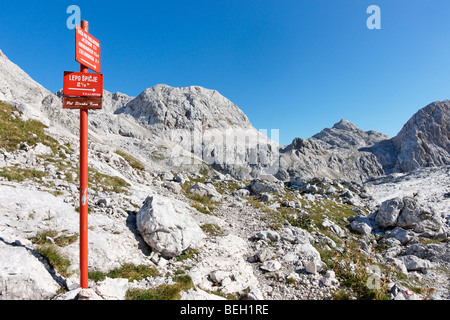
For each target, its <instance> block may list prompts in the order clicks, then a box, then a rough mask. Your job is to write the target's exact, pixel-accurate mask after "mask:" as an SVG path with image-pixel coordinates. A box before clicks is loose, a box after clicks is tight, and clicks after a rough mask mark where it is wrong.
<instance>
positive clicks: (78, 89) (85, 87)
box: [63, 71, 103, 97]
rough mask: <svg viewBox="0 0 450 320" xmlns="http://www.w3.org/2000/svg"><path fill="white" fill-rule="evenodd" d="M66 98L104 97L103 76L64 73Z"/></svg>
mask: <svg viewBox="0 0 450 320" xmlns="http://www.w3.org/2000/svg"><path fill="white" fill-rule="evenodd" d="M63 93H64V95H65V96H77V97H101V96H103V74H97V73H83V72H70V71H64V89H63Z"/></svg>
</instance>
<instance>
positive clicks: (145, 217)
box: [136, 195, 205, 258]
mask: <svg viewBox="0 0 450 320" xmlns="http://www.w3.org/2000/svg"><path fill="white" fill-rule="evenodd" d="M188 210H189V209H188V208H187V206H186V205H185V204H184V203H182V202H180V201H178V200H174V199H169V198H166V197H163V196H159V195H154V196H150V197H148V198H147V199H146V200H145V203H144V205H143V207H142V208H141V209H140V210H139V212H138V214H137V217H136V220H137V228H138V230H139V233H140V234H141V235H142V237H143V238H144V240H145V241H146V242H147V244H148V245H150V246H151V247H152V249H153V250H155V251H156V252H159V253H160V254H161V255H162V256H163V257H165V258H172V257H175V256H178V255H180V254H181V253H183V252H185V251H186V250H190V249H193V248H195V247H196V245H197V244H198V243H199V242H200V241H201V240H203V238H204V237H205V234H204V233H203V231H202V229H200V227H199V226H198V225H197V224H196V222H195V221H194V220H193V219H192V218H191V217H190V215H189V211H188Z"/></svg>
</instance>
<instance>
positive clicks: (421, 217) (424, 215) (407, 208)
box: [397, 197, 442, 232]
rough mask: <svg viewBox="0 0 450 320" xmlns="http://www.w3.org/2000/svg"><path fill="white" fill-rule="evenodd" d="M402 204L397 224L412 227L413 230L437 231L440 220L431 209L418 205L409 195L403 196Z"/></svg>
mask: <svg viewBox="0 0 450 320" xmlns="http://www.w3.org/2000/svg"><path fill="white" fill-rule="evenodd" d="M403 204H404V206H403V210H402V212H401V214H400V216H399V218H398V221H397V226H399V227H402V228H405V229H413V230H414V231H415V232H427V231H428V232H429V231H432V232H439V230H440V229H441V227H442V222H441V221H440V219H439V216H438V215H437V214H436V213H435V212H434V210H433V209H431V208H426V207H424V206H422V205H420V204H419V203H418V202H417V201H416V200H415V199H413V198H411V197H404V198H403Z"/></svg>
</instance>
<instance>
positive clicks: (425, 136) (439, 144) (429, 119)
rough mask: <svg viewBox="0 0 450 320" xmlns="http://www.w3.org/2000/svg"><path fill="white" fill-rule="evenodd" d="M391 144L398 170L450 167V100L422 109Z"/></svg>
mask: <svg viewBox="0 0 450 320" xmlns="http://www.w3.org/2000/svg"><path fill="white" fill-rule="evenodd" d="M392 142H393V144H394V146H395V148H396V151H397V154H398V156H397V162H396V167H397V169H398V170H399V171H402V172H408V171H412V170H414V169H416V168H419V167H435V166H442V165H448V164H450V101H449V100H445V101H442V102H433V103H431V104H429V105H428V106H426V107H425V108H422V109H420V110H419V111H418V112H417V113H416V114H415V115H414V116H412V117H411V119H410V120H409V121H408V122H407V123H406V124H405V125H404V126H403V128H402V130H401V131H400V132H399V133H398V135H397V136H396V137H395V138H394V139H393V140H392Z"/></svg>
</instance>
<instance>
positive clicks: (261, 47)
mask: <svg viewBox="0 0 450 320" xmlns="http://www.w3.org/2000/svg"><path fill="white" fill-rule="evenodd" d="M72 4H75V5H78V6H79V7H80V8H81V18H82V19H84V20H88V21H89V24H90V33H91V34H92V35H93V36H94V37H96V38H97V39H98V40H100V42H101V44H102V73H103V74H104V84H105V89H106V90H108V91H111V92H116V91H119V92H123V93H126V94H128V95H130V96H137V95H139V94H140V93H141V92H142V91H143V90H145V89H146V88H148V87H152V86H154V85H156V84H160V83H164V84H167V85H171V86H175V87H185V86H190V85H199V86H203V87H205V88H209V89H215V90H217V91H219V92H220V93H221V94H223V95H224V96H225V97H227V98H228V99H230V100H231V101H232V102H234V103H235V104H236V105H238V106H239V107H240V108H241V109H242V110H243V111H244V112H245V113H246V114H247V116H248V117H249V119H250V121H251V122H252V124H253V126H254V127H255V128H257V129H267V130H268V132H270V130H271V129H279V130H280V131H279V134H280V143H281V144H289V143H290V142H291V141H292V140H293V139H294V138H295V137H301V138H309V137H310V136H312V135H314V134H315V133H318V132H319V131H320V130H322V129H323V128H326V127H331V126H332V125H333V124H334V123H336V122H338V121H339V120H340V119H342V118H344V119H347V120H349V121H352V122H353V123H355V124H356V125H357V126H359V127H360V128H362V129H364V130H376V131H380V132H383V133H385V134H388V135H391V136H394V135H396V134H397V133H398V131H399V130H400V129H401V128H402V126H403V124H404V123H405V122H406V121H407V120H408V119H409V118H410V117H411V116H412V115H413V114H414V113H415V112H416V111H417V110H419V109H420V108H422V107H424V106H426V105H427V104H429V103H431V102H433V101H436V100H445V99H448V98H450V77H448V75H449V74H450V19H448V15H449V13H450V1H448V0H433V1H430V0H409V1H403V0H370V1H366V0H345V1H342V0H291V1H287V0H271V1H267V0H258V1H251V0H247V1H244V0H240V1H237V0H226V1H225V0H224V1H219V0H209V1H206V0H201V1H196V0H191V1H181V0H178V1H170V0H167V1H152V0H147V1H132V0H129V1H101V0H95V1H93V0H91V1H84V0H83V1H79V0H72V1H61V0H59V1H56V0H54V1H46V0H43V1H42V2H39V1H31V0H28V1H26V0H24V1H19V0H18V1H3V3H2V6H1V7H2V10H1V11H0V49H1V50H2V51H3V52H4V53H5V54H6V55H7V56H8V57H9V59H11V60H12V61H13V62H14V63H16V64H18V65H19V66H20V67H21V68H22V69H24V70H25V71H26V72H27V73H28V74H30V76H31V77H32V78H34V79H35V80H36V81H38V82H39V83H41V84H42V85H43V86H44V87H46V88H47V89H49V90H51V91H53V92H55V91H57V90H59V89H60V88H61V87H62V83H63V71H78V70H79V64H78V63H76V62H75V60H74V51H75V44H74V31H73V30H69V29H67V27H66V21H67V19H68V18H69V16H70V15H69V14H67V13H66V9H67V7H68V6H69V5H72ZM372 4H374V5H378V6H379V7H380V9H381V29H380V30H369V29H368V28H367V26H366V21H367V19H368V18H369V16H370V14H367V13H366V10H367V7H368V6H369V5H372Z"/></svg>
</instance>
